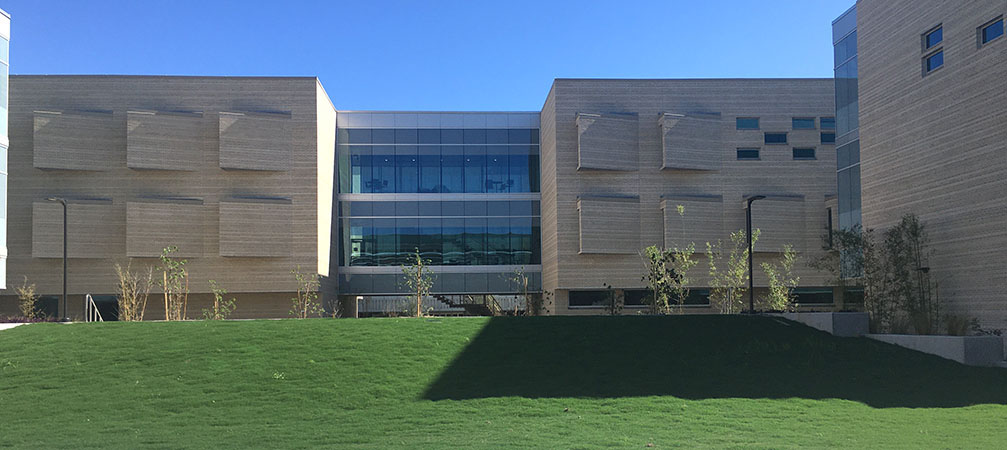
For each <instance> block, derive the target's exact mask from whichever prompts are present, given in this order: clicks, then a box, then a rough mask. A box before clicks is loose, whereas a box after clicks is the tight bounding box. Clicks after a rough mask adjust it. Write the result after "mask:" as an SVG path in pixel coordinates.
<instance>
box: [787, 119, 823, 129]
mask: <svg viewBox="0 0 1007 450" xmlns="http://www.w3.org/2000/svg"><path fill="white" fill-rule="evenodd" d="M809 120H810V121H811V126H810V127H798V126H797V122H798V121H809ZM790 127H791V128H793V129H795V130H817V129H818V120H817V118H815V117H791V118H790Z"/></svg>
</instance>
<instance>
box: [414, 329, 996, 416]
mask: <svg viewBox="0 0 1007 450" xmlns="http://www.w3.org/2000/svg"><path fill="white" fill-rule="evenodd" d="M423 396H424V398H426V399H429V400H435V401H436V400H445V399H454V400H461V399H474V398H487V397H525V398H547V397H581V398H616V397H638V396H674V397H678V398H682V399H693V400H699V399H716V398H749V399H782V398H804V399H845V400H852V401H856V402H861V403H864V404H867V405H869V406H872V407H876V408H890V407H910V408H945V407H961V406H967V405H974V404H1007V370H1004V369H997V368H980V367H968V366H964V365H961V364H958V363H955V362H953V361H949V360H945V359H942V358H938V357H936V356H931V355H926V354H923V353H918V352H914V351H910V350H906V349H903V348H901V347H896V346H893V345H889V344H884V343H881V342H877V341H873V340H870V339H867V338H837V337H834V336H832V335H829V334H827V333H824V332H820V331H818V330H815V329H812V328H810V327H807V326H804V325H801V324H798V323H796V322H789V321H785V320H783V319H775V318H768V317H749V316H670V317H667V316H666V317H660V316H624V317H605V316H602V317H499V318H493V319H491V320H490V321H489V322H488V323H487V325H486V326H485V327H484V328H483V329H482V331H481V332H480V333H479V334H478V335H477V337H476V338H475V339H473V340H472V342H471V343H470V344H469V345H468V346H467V347H466V348H465V349H464V350H463V351H462V352H461V353H460V354H459V355H458V356H457V357H456V359H455V360H454V361H452V363H451V364H450V365H449V366H448V367H447V368H446V369H445V370H444V371H443V372H442V373H441V374H440V375H439V376H438V378H437V379H436V380H435V381H434V382H433V383H432V384H431V385H430V386H428V388H427V390H426V392H425V393H424V395H423Z"/></svg>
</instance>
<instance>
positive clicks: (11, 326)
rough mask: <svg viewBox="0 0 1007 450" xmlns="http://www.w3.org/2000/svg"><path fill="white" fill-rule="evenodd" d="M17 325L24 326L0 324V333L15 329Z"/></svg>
mask: <svg viewBox="0 0 1007 450" xmlns="http://www.w3.org/2000/svg"><path fill="white" fill-rule="evenodd" d="M18 325H24V324H23V323H0V331H3V330H6V329H10V328H14V327H16V326H18Z"/></svg>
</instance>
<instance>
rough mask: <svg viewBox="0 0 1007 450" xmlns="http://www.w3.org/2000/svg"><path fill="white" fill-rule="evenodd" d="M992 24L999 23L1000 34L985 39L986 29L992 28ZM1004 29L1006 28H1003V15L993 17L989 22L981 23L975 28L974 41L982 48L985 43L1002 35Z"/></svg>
mask: <svg viewBox="0 0 1007 450" xmlns="http://www.w3.org/2000/svg"><path fill="white" fill-rule="evenodd" d="M994 25H1000V34H998V35H996V36H994V37H992V38H990V39H986V30H988V29H990V28H992V27H993V26H994ZM1005 31H1007V30H1004V16H1002V15H1001V16H998V17H997V18H996V19H993V20H991V21H989V22H986V23H984V24H982V25H981V26H980V27H979V28H976V42H977V43H978V44H979V45H978V48H983V47H985V46H986V45H987V44H990V43H993V42H995V41H996V40H997V39H1000V38H1002V37H1004V32H1005Z"/></svg>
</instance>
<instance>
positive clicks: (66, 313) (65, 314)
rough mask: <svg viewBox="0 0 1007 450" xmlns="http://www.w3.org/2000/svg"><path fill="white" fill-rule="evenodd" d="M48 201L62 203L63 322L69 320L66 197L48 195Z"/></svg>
mask: <svg viewBox="0 0 1007 450" xmlns="http://www.w3.org/2000/svg"><path fill="white" fill-rule="evenodd" d="M46 200H47V201H50V202H59V203H60V204H62V205H63V319H62V320H63V322H69V321H70V313H69V311H68V310H67V309H66V225H67V223H66V199H65V198H62V197H49V198H47V199H46Z"/></svg>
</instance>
